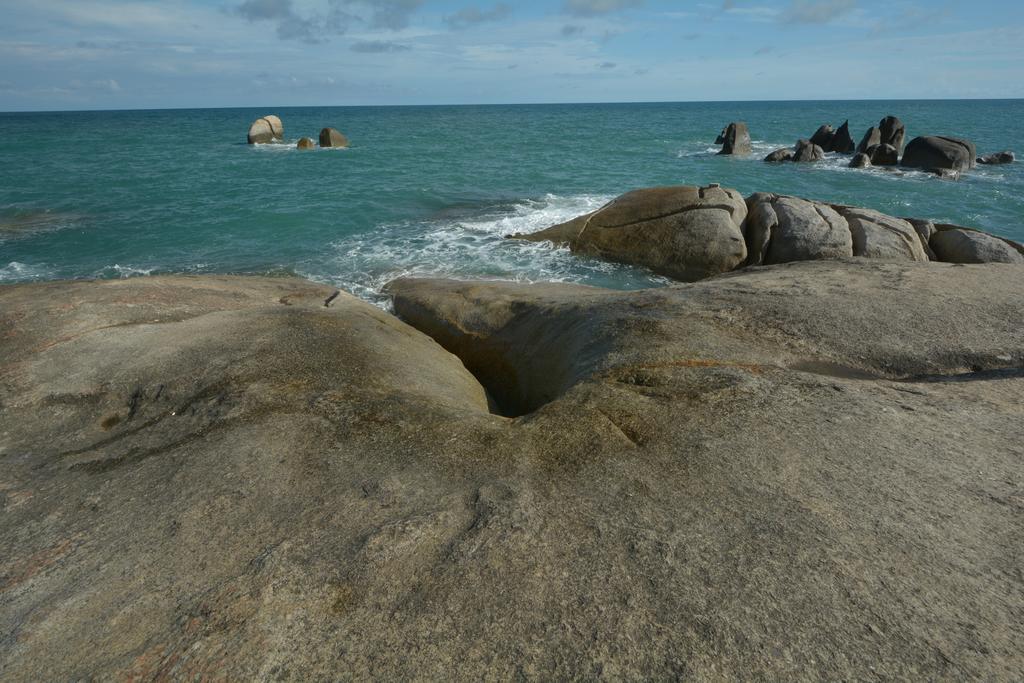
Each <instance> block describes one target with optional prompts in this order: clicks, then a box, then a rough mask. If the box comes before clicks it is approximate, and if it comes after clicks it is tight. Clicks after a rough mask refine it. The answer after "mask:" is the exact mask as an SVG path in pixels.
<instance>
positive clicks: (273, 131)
mask: <svg viewBox="0 0 1024 683" xmlns="http://www.w3.org/2000/svg"><path fill="white" fill-rule="evenodd" d="M246 139H247V140H248V141H249V144H250V145H255V144H266V143H268V142H275V141H279V140H283V139H284V124H283V123H281V119H279V118H278V117H276V116H273V115H269V116H264V117H263V118H259V119H256V120H255V121H253V122H252V125H251V126H249V135H248V137H247V138H246Z"/></svg>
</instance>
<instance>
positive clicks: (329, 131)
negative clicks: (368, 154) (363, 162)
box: [320, 128, 348, 147]
mask: <svg viewBox="0 0 1024 683" xmlns="http://www.w3.org/2000/svg"><path fill="white" fill-rule="evenodd" d="M320 146H321V147H348V138H347V137H345V136H344V135H342V134H341V133H339V132H338V131H336V130H335V129H333V128H324V129H323V130H321V131H320Z"/></svg>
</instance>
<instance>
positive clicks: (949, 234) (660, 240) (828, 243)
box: [512, 142, 1024, 281]
mask: <svg viewBox="0 0 1024 683" xmlns="http://www.w3.org/2000/svg"><path fill="white" fill-rule="evenodd" d="M807 146H811V144H810V143H809V142H808V143H807ZM814 147H817V145H814ZM512 237H513V238H517V239H525V240H530V241H535V242H536V241H550V242H553V243H555V244H558V245H563V246H568V247H569V248H570V249H571V250H572V251H573V252H574V253H578V254H581V255H587V256H593V257H597V258H601V259H605V260H608V261H615V262H620V263H628V264H632V265H637V266H643V267H646V268H650V269H651V270H653V271H654V272H656V273H659V274H662V275H665V276H668V277H671V278H674V279H677V280H683V281H695V280H700V279H703V278H706V277H709V276H711V275H714V274H717V273H724V272H728V271H732V270H735V269H737V268H741V267H744V266H756V265H762V264H774V263H788V262H791V261H806V260H816V259H837V258H844V257H855V256H856V257H864V258H872V259H886V260H896V261H945V262H949V263H989V262H999V263H1015V264H1024V246H1022V245H1020V244H1018V243H1016V242H1014V241H1012V240H1007V239H1004V238H1001V237H997V236H995V235H990V234H988V233H985V232H982V231H979V230H974V229H972V228H966V227H963V226H958V225H949V224H941V223H940V224H936V223H934V222H933V221H929V220H924V219H915V218H906V219H905V218H897V217H894V216H888V215H886V214H883V213H880V212H878V211H874V210H871V209H863V208H857V207H851V206H845V205H838V204H828V203H824V202H817V201H812V200H808V199H802V198H799V197H790V196H785V195H777V194H769V193H764V192H758V193H755V194H753V195H751V196H750V197H747V198H746V199H745V200H744V199H743V197H742V196H741V195H740V193H739V192H737V191H736V190H732V189H728V188H723V187H720V186H719V185H717V184H713V185H710V186H707V187H692V186H677V187H658V188H649V189H644V190H635V191H633V192H629V193H627V194H624V195H622V196H621V197H618V198H617V199H614V200H612V201H611V202H609V203H608V204H606V205H605V206H603V207H601V208H600V209H598V210H596V211H594V212H591V213H588V214H585V215H583V216H579V217H577V218H574V219H573V220H571V221H568V222H566V223H561V224H559V225H555V226H552V227H550V228H547V229H545V230H541V231H539V232H535V233H531V234H525V235H524V234H517V235H513V236H512Z"/></svg>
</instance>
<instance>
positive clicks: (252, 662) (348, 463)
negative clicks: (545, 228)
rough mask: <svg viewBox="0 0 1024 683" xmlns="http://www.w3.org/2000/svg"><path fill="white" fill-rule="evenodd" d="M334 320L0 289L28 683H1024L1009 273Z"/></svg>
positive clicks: (513, 293)
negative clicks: (607, 681)
mask: <svg viewBox="0 0 1024 683" xmlns="http://www.w3.org/2000/svg"><path fill="white" fill-rule="evenodd" d="M331 291H332V290H330V289H328V288H324V287H322V286H319V285H314V284H311V283H307V282H303V281H299V280H293V279H260V278H252V279H248V278H229V277H218V278H205V277H204V278H165V277H160V278H140V279H132V280H127V281H112V282H101V283H86V282H78V283H53V284H42V285H24V286H6V287H0V337H2V338H3V340H4V342H3V343H4V354H3V357H2V360H0V373H2V374H0V402H2V405H3V410H2V411H0V464H2V467H0V506H2V509H3V514H2V515H0V633H3V634H4V637H3V638H2V639H0V678H3V679H4V680H12V681H20V680H33V681H35V680H78V679H86V678H96V679H117V680H125V679H139V680H154V679H199V678H203V677H217V676H223V677H226V678H229V679H234V680H266V679H274V678H288V677H290V678H292V679H295V680H322V679H331V678H335V677H337V676H338V675H339V674H338V672H345V674H343V676H351V677H353V678H380V679H389V680H396V679H406V678H411V677H418V678H428V679H446V680H451V679H453V678H455V679H482V678H499V679H508V678H515V677H517V676H518V677H523V678H539V679H577V678H599V677H602V676H604V677H609V678H625V679H670V678H691V679H707V678H717V677H724V678H727V679H739V678H744V679H748V678H763V679H771V680H782V679H795V678H804V677H806V678H814V679H827V680H838V679H847V680H859V679H866V678H870V677H874V676H880V677H883V678H889V679H907V678H913V679H964V678H980V679H1002V680H1012V679H1015V678H1018V677H1019V674H1020V672H1021V671H1022V668H1024V655H1022V653H1021V650H1020V648H1019V646H1018V643H1019V642H1020V641H1021V639H1022V637H1024V633H1022V632H1021V630H1022V627H1021V622H1020V619H1019V615H1020V613H1021V611H1022V609H1024V597H1022V595H1021V592H1020V590H1019V589H1020V586H1019V581H1018V579H1017V569H1018V566H1017V565H1018V562H1017V555H1016V552H1017V549H1018V548H1019V547H1020V545H1021V540H1022V526H1021V524H1022V523H1021V518H1020V515H1019V514H1018V513H1017V511H1016V508H1015V507H1014V505H1015V503H1014V501H1015V500H1016V498H1015V496H1016V495H1017V493H1018V492H1017V488H1016V485H1015V482H1016V481H1017V478H1018V477H1019V471H1020V462H1021V458H1022V457H1024V452H1022V447H1021V442H1020V438H1019V424H1020V406H1021V405H1022V403H1024V387H1022V383H1024V379H1022V374H1021V370H1020V368H1021V367H1022V366H1024V337H1022V334H1024V333H1022V330H1021V328H1020V326H1019V325H1012V324H1008V323H1007V321H1013V320H1020V319H1022V315H1024V310H1022V308H1021V306H1022V302H1024V279H1022V278H1020V277H1019V275H1018V271H1017V269H1016V267H1013V266H1005V265H1000V264H989V265H981V266H949V265H943V264H913V263H907V264H894V263H881V262H870V261H856V262H855V261H839V262H805V263H797V264H791V265H786V266H773V267H768V268H759V269H755V270H752V271H748V272H745V273H743V274H737V275H729V276H724V277H720V278H715V279H712V280H708V281H705V282H701V283H696V284H692V285H679V286H673V287H668V288H664V289H660V290H648V291H642V292H611V291H605V290H598V289H592V288H585V287H576V286H568V285H547V286H527V285H514V284H481V283H456V282H439V281H399V282H396V283H394V284H393V285H392V291H393V292H394V296H395V305H396V308H397V309H399V310H401V311H405V312H409V311H414V312H415V322H416V325H417V326H418V327H421V328H423V329H425V330H427V331H429V332H430V333H431V334H436V335H437V336H438V339H439V340H441V341H442V343H444V344H445V345H446V346H449V345H450V346H452V347H453V348H462V349H466V350H465V351H460V353H464V354H465V357H466V360H467V362H466V365H468V366H473V365H475V366H476V370H475V371H476V372H478V373H479V374H480V375H481V376H482V377H484V378H485V383H487V382H489V381H490V379H488V378H489V377H498V378H502V377H514V378H521V379H522V380H523V381H522V382H521V385H520V386H523V387H530V386H532V384H533V382H534V381H535V380H536V381H537V382H538V384H539V385H540V386H542V387H544V388H545V391H546V393H544V394H543V395H542V394H541V393H539V392H538V393H534V392H533V390H532V389H528V390H527V392H526V395H529V396H535V397H536V400H534V399H531V401H530V402H529V403H530V407H531V408H532V409H533V412H531V413H530V414H529V415H526V416H523V417H520V418H517V419H514V420H510V419H507V418H504V417H501V416H498V415H494V414H492V413H491V412H489V411H488V408H487V403H486V401H485V397H484V393H483V389H482V388H481V386H480V385H479V384H478V383H477V381H476V379H475V378H474V377H473V376H471V375H470V374H469V373H468V372H467V371H466V369H465V368H464V367H463V363H462V362H460V361H459V359H457V358H455V357H454V356H451V355H449V354H448V353H447V352H445V351H444V350H442V349H441V348H440V346H438V345H437V344H436V343H435V342H434V341H432V340H431V339H429V338H428V337H426V336H425V335H423V334H422V333H420V332H418V331H416V330H415V329H413V328H411V327H408V326H406V325H404V324H402V323H400V322H398V321H397V320H395V319H394V318H391V317H390V316H388V315H387V314H384V313H382V312H381V311H379V310H377V309H374V308H372V307H370V306H368V305H366V304H363V303H361V302H358V301H355V300H353V299H351V298H349V297H347V296H345V295H341V296H339V297H337V298H335V299H334V300H333V301H332V302H331V304H330V307H325V306H324V303H323V302H324V301H325V300H326V299H327V298H329V296H330V294H331ZM951 291H952V292H956V296H955V297H951V296H949V292H951ZM837 301H841V304H840V305H837ZM474 349H480V350H481V351H480V352H479V353H478V354H477V358H478V362H477V361H473V360H472V356H473V354H474V353H476V352H475V351H474ZM502 364H503V365H504V366H505V367H506V368H507V369H506V370H501V369H500V368H499V369H498V370H496V371H494V372H493V373H492V372H491V371H490V368H492V367H494V366H500V365H502ZM410 652H414V653H416V656H414V657H411V656H410V655H409V653H410Z"/></svg>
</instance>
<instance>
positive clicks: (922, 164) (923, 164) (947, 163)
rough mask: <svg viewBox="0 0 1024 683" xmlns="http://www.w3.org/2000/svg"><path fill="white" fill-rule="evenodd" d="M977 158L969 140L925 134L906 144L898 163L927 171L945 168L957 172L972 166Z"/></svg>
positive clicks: (967, 169)
mask: <svg viewBox="0 0 1024 683" xmlns="http://www.w3.org/2000/svg"><path fill="white" fill-rule="evenodd" d="M977 158H978V152H977V150H976V149H975V147H974V143H972V142H970V141H969V140H963V139H961V138H954V137H948V136H941V135H925V136H921V137H916V138H914V139H913V140H911V141H910V142H909V143H908V144H907V148H906V150H904V152H903V159H902V160H901V161H900V164H901V165H902V166H907V167H910V168H920V169H924V170H927V171H943V170H946V171H952V172H953V173H957V174H959V173H963V172H964V171H969V170H970V169H972V168H974V166H975V164H976V163H977Z"/></svg>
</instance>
